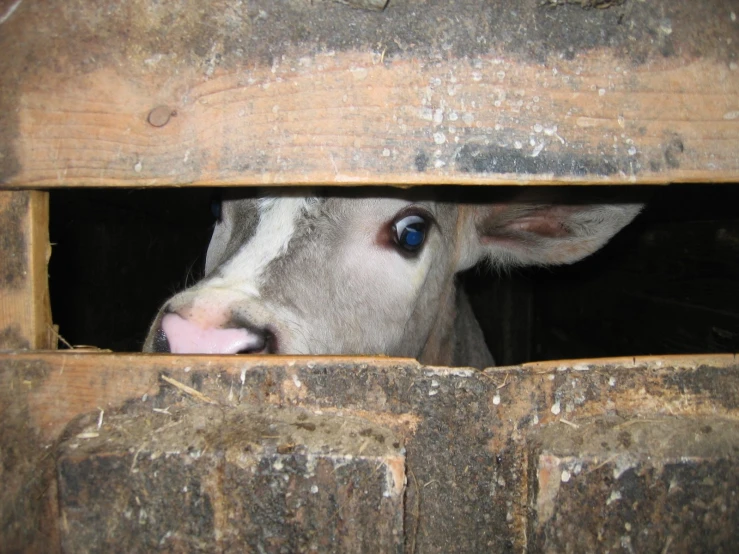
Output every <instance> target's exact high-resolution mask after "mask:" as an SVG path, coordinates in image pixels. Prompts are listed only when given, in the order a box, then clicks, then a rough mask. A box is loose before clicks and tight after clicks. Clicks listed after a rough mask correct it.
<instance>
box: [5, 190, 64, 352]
mask: <svg viewBox="0 0 739 554" xmlns="http://www.w3.org/2000/svg"><path fill="white" fill-rule="evenodd" d="M0 237H2V239H0V350H13V349H20V348H37V349H49V348H54V347H55V344H56V340H55V338H54V336H55V333H54V329H53V328H52V320H51V304H50V301H49V284H48V279H47V266H48V262H49V256H51V246H50V244H49V195H48V193H45V192H38V191H19V192H10V191H0Z"/></svg>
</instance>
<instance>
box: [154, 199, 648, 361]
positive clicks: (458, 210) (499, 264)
mask: <svg viewBox="0 0 739 554" xmlns="http://www.w3.org/2000/svg"><path fill="white" fill-rule="evenodd" d="M588 188H589V189H591V188H592V187H588ZM575 189H577V190H575ZM642 205H643V204H642V203H641V202H639V201H636V200H635V199H629V198H626V199H624V198H623V197H622V194H621V193H620V191H618V190H616V191H614V190H609V189H606V188H603V189H600V188H598V189H597V190H596V191H595V193H594V194H593V192H592V191H591V190H585V189H583V188H578V187H569V188H568V187H562V188H560V187H550V188H547V187H535V188H531V187H518V188H515V187H514V188H508V187H504V188H498V187H481V188H475V187H456V188H451V189H446V188H444V189H435V188H433V187H422V188H418V189H408V190H401V189H393V188H376V187H365V188H358V189H344V188H337V189H320V190H313V191H309V190H306V189H277V190H274V189H273V190H266V191H265V190H258V189H227V192H226V193H225V194H224V198H223V200H222V203H221V208H220V214H219V218H218V221H217V223H216V225H215V228H214V231H213V236H212V239H211V242H210V245H209V247H208V250H207V254H206V261H205V276H204V278H203V279H202V280H201V281H199V282H198V283H196V284H195V285H194V286H191V287H189V288H187V289H186V290H184V291H182V292H180V293H178V294H176V295H175V296H174V297H172V298H171V299H169V300H168V301H167V302H165V304H164V305H163V306H162V308H161V309H160V310H159V313H158V315H157V316H156V318H155V320H154V322H153V324H152V325H151V328H150V330H149V334H148V336H147V339H146V341H145V344H144V351H146V352H172V353H180V354H186V353H209V354H290V355H301V354H309V355H339V354H344V355H388V356H401V357H410V358H416V359H417V360H419V361H420V362H421V363H424V364H427V365H445V366H468V367H477V368H484V367H488V366H492V365H493V364H494V361H493V358H492V355H491V354H490V352H489V350H488V348H487V347H486V345H485V341H484V338H483V335H482V331H481V329H480V326H479V325H478V323H477V321H476V320H475V317H474V315H473V313H472V310H471V307H470V304H469V301H468V299H467V296H466V295H465V294H464V291H462V290H460V288H459V287H458V286H457V283H456V276H457V274H459V273H460V272H462V271H464V270H466V269H469V268H471V267H473V266H474V265H475V264H479V263H483V264H487V265H488V266H491V267H492V268H494V269H498V270H502V271H505V270H507V269H508V268H513V267H519V266H524V265H539V266H542V265H544V266H546V265H559V264H570V263H573V262H576V261H578V260H580V259H582V258H584V257H585V256H587V255H589V254H591V253H592V252H594V251H596V250H598V249H599V248H600V247H602V246H603V245H604V244H605V243H606V242H607V241H608V240H609V239H610V238H611V237H612V236H613V235H614V234H615V233H617V232H618V231H619V230H620V229H621V228H623V227H624V226H625V225H627V224H628V223H629V222H630V221H631V220H632V219H633V218H634V217H635V216H636V215H637V214H638V212H639V211H640V209H641V207H642Z"/></svg>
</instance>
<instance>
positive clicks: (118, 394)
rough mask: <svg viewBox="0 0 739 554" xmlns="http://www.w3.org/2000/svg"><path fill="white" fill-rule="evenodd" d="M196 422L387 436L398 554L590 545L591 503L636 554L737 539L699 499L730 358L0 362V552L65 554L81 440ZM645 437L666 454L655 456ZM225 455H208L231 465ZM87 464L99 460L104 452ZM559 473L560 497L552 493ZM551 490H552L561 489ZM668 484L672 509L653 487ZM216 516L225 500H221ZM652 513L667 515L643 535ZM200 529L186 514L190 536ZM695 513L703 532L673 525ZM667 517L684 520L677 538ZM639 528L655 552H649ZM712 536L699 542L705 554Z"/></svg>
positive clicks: (731, 471)
mask: <svg viewBox="0 0 739 554" xmlns="http://www.w3.org/2000/svg"><path fill="white" fill-rule="evenodd" d="M162 376H167V378H168V379H169V380H168V381H167V380H164V379H162V378H161V377H162ZM198 406H200V407H201V408H202V410H200V414H201V415H203V416H204V415H206V414H208V413H211V412H213V413H218V414H220V415H219V416H218V417H219V418H220V417H224V416H226V415H227V414H229V413H236V412H233V410H238V409H244V408H248V409H253V410H257V411H258V410H260V409H265V410H268V411H269V410H271V409H273V408H278V409H290V410H292V409H296V410H305V411H306V413H312V414H315V415H318V416H333V415H335V416H337V417H344V416H349V417H357V418H361V419H363V420H366V421H368V422H370V423H371V425H372V426H378V427H381V428H384V429H387V430H389V431H391V432H392V433H393V434H394V435H395V436H397V437H398V440H400V441H401V442H402V444H404V446H405V449H406V450H405V467H406V477H407V479H408V485H407V489H406V495H405V514H404V533H405V549H406V551H407V552H413V551H417V552H451V551H504V550H506V549H508V550H511V549H512V550H514V551H518V550H525V549H526V548H527V546H530V547H532V548H533V549H534V550H535V549H536V547H537V545H539V547H543V546H544V545H555V543H556V544H564V543H567V542H572V544H586V543H587V544H590V541H591V539H592V538H593V535H587V536H583V534H582V532H581V530H580V529H579V528H577V526H575V527H573V526H571V525H569V524H568V521H571V518H572V517H579V516H578V514H580V513H581V512H582V508H581V507H579V506H581V505H582V502H583V501H582V494H584V493H583V491H586V490H593V491H595V493H597V498H598V499H602V500H604V501H607V500H608V498H610V496H611V493H614V494H615V493H616V492H619V491H620V492H621V494H622V498H623V499H625V500H627V501H628V500H630V499H635V498H640V497H642V496H643V497H645V498H648V499H649V502H644V503H642V504H639V505H638V506H632V505H631V504H629V506H630V507H629V509H628V510H627V511H626V512H624V511H623V510H619V509H616V508H618V507H619V506H625V504H624V503H616V505H614V506H613V507H611V508H608V509H604V510H600V511H598V510H596V511H593V512H592V513H589V514H588V517H589V518H590V521H591V525H589V528H590V531H593V530H594V529H597V528H603V529H605V530H607V533H606V535H605V536H608V537H610V538H615V537H617V536H621V535H618V533H616V531H615V530H616V529H624V524H625V523H629V525H631V526H632V528H633V529H634V533H632V540H633V541H635V544H640V545H641V544H643V545H647V546H649V547H650V549H651V547H652V546H654V544H655V541H656V543H660V541H661V544H663V545H664V543H665V541H667V540H668V539H669V540H670V541H671V544H672V546H671V549H672V548H674V549H675V550H676V551H689V550H692V551H695V550H696V549H698V550H700V546H701V545H704V546H710V547H711V548H712V549H713V551H718V550H720V549H721V548H728V545H731V544H733V543H732V541H735V540H736V538H737V537H736V529H735V526H732V525H731V524H730V523H728V525H729V526H728V527H727V526H726V525H721V523H720V522H719V523H716V524H715V525H714V519H712V518H714V516H715V510H714V509H713V508H711V507H708V508H707V507H706V504H705V499H706V498H707V497H706V494H707V493H706V491H705V489H704V487H711V486H712V487H715V491H714V493H712V494H714V496H715V497H716V498H724V496H722V491H724V490H728V489H727V487H729V486H731V485H732V484H733V483H735V482H737V480H738V479H739V475H738V474H737V470H736V468H737V467H739V466H737V463H736V461H737V460H736V456H737V454H736V453H737V448H739V445H736V432H735V431H734V430H735V429H736V421H737V418H739V366H737V360H736V357H735V356H733V355H715V356H708V355H706V356H682V357H663V358H621V359H604V360H575V361H555V362H548V363H536V364H529V365H525V366H519V367H501V368H494V369H491V370H488V371H485V372H479V371H473V370H466V369H464V368H456V369H452V368H432V367H423V366H421V365H419V364H417V363H416V362H414V361H412V360H403V359H371V358H367V359H351V358H290V357H217V356H182V357H179V356H165V355H144V354H138V355H112V354H94V353H87V354H81V353H61V352H60V353H14V354H6V355H3V356H0V421H2V433H0V456H2V465H0V467H3V468H4V469H5V471H6V473H5V474H4V475H5V477H6V479H5V481H4V486H3V488H2V489H0V521H2V522H3V526H2V527H0V531H1V532H2V533H3V535H2V536H0V540H1V541H2V543H3V544H5V545H11V546H18V545H20V546H18V549H21V548H22V549H23V550H25V551H38V552H53V551H58V545H59V540H60V539H59V536H58V535H57V534H56V533H57V528H56V527H55V526H56V522H57V521H58V519H57V516H56V515H55V513H56V512H55V510H56V509H57V508H58V506H59V504H58V498H57V496H56V478H55V477H54V475H56V474H55V468H57V469H58V467H57V466H56V465H55V458H56V457H57V456H66V458H65V459H67V460H68V461H69V462H70V463H72V464H73V466H71V467H69V468H68V469H69V471H70V472H71V473H67V474H66V475H67V477H66V478H67V479H74V475H79V472H77V473H75V469H74V468H75V467H78V462H80V460H79V459H76V458H74V457H73V456H72V455H71V454H70V452H71V450H70V448H71V449H72V450H75V448H74V447H73V446H72V445H74V444H78V445H79V446H78V447H76V448H82V449H83V450H85V451H87V450H86V449H87V447H86V446H84V444H86V443H85V442H84V441H88V440H93V439H94V440H98V441H100V442H99V443H96V444H97V445H98V446H100V447H101V448H108V447H107V446H105V445H113V442H106V439H108V438H111V439H112V438H114V437H113V436H112V435H110V436H106V433H112V432H114V429H121V428H122V427H121V426H120V425H118V423H121V422H123V421H138V422H139V423H140V424H141V425H142V426H144V425H147V424H148V423H147V422H148V421H154V419H156V418H162V417H164V418H165V419H166V417H170V416H167V414H166V413H162V412H161V411H159V412H157V411H155V408H156V410H163V411H164V412H169V413H177V411H178V410H180V409H182V410H186V411H188V413H190V412H189V411H190V410H194V411H192V413H193V414H197V413H198V410H196V408H197V407H198ZM213 408H216V409H215V410H213ZM136 414H138V415H136ZM129 416H131V417H134V419H130V420H127V419H126V418H127V417H129ZM136 418H139V419H136ZM108 419H109V420H110V424H106V421H107V420H108ZM139 423H137V424H136V425H137V426H138V425H139ZM160 423H161V421H160ZM165 425H166V423H165ZM227 427H228V426H227ZM709 427H710V429H711V431H709V430H708V428H709ZM722 429H725V430H727V431H726V432H723V431H722ZM560 430H561V431H560ZM570 430H572V432H571V433H570V432H569V431H570ZM695 430H698V431H699V435H698V438H697V439H696V438H695V436H696V435H695V432H694V431H695ZM116 432H117V431H116ZM152 432H153V431H152ZM713 433H715V435H714V434H713ZM95 434H97V436H96V437H93V436H92V435H95ZM709 434H710V436H709ZM124 435H125V433H124ZM216 435H218V433H216ZM137 436H139V435H138V434H136V433H132V434H130V436H129V439H130V440H132V441H133V442H126V440H128V439H126V437H119V438H120V439H121V440H123V443H121V444H122V445H123V446H120V447H115V449H116V452H117V453H115V452H113V451H112V450H111V451H110V453H111V455H114V456H115V457H116V458H117V459H118V460H119V461H120V463H122V464H123V465H124V467H128V468H130V467H131V466H130V465H128V464H129V462H130V463H133V462H132V456H134V454H135V452H136V449H137V448H139V447H140V446H141V444H140V443H137V444H136V445H135V447H134V448H133V451H132V450H131V447H133V446H134V443H135V442H136V440H135V438H136V437H137ZM270 436H271V435H270ZM560 436H561V437H563V438H562V440H560V439H559V437H560ZM655 436H658V437H669V436H672V437H676V438H677V439H676V440H674V441H669V440H665V441H663V442H659V441H655V440H654V437H655ZM702 437H703V438H702ZM139 438H140V437H139ZM216 438H217V437H216ZM60 439H62V440H64V441H65V442H64V444H65V446H64V447H63V449H62V450H60V447H59V446H58V441H59V440H60ZM606 439H607V440H606ZM688 439H692V442H691V441H690V440H688ZM698 439H700V444H699V443H698V442H697V441H698ZM609 441H610V442H609ZM611 443H612V444H611ZM218 444H219V443H218V442H216V443H213V448H215V449H216V451H217V452H226V450H223V449H221V448H220V447H219V446H218ZM609 445H610V446H609ZM632 445H633V446H632ZM88 446H89V445H88ZM93 446H94V445H93ZM88 450H89V455H90V456H93V457H97V456H98V454H96V452H103V450H99V449H96V448H92V447H90V449H88ZM142 451H143V450H142ZM151 454H155V452H153V451H152V453H151ZM70 456H72V457H70ZM90 459H92V458H90ZM95 459H99V461H100V463H104V460H103V458H102V457H97V458H95ZM213 459H214V460H215V459H217V454H215V455H214V458H213ZM691 460H692V461H691ZM172 464H176V461H174V460H173V462H172ZM578 464H579V465H578ZM152 467H153V466H152ZM168 467H173V466H168ZM578 467H580V470H579V473H578V470H577V468H578ZM565 470H566V471H567V472H568V473H569V481H568V480H567V477H565V479H564V480H563V479H562V477H563V475H564V471H565ZM591 470H592V471H591ZM616 470H618V471H616ZM622 470H624V471H622ZM285 471H286V472H287V473H285V475H287V476H288V479H289V478H290V476H289V474H288V473H289V470H285ZM547 472H548V473H547ZM705 472H710V478H711V480H710V481H707V480H706V479H707V477H708V476H707V475H706V473H705ZM124 473H125V472H124ZM124 473H120V475H121V476H123V475H124ZM125 475H126V476H127V477H126V479H129V478H130V477H129V476H128V473H125ZM152 475H153V474H152ZM547 475H549V476H550V477H552V478H557V477H559V478H560V482H561V486H559V487H554V486H553V485H554V483H551V479H549V478H548V477H547ZM635 475H636V476H639V475H644V476H645V478H644V479H636V480H634V479H633V477H634V476H635ZM673 477H674V479H673ZM667 478H669V479H668V481H669V482H666V481H665V479H667ZM673 481H674V482H675V483H677V485H679V486H680V487H681V490H682V492H681V494H679V495H678V494H675V492H674V491H673V492H672V493H670V494H667V491H666V490H664V489H662V488H659V489H658V488H655V487H657V486H659V487H662V486H663V485H665V483H666V484H667V485H669V483H670V482H673ZM152 483H153V484H152V486H151V487H148V488H147V489H146V490H147V491H148V492H149V493H150V494H151V495H153V496H154V497H155V495H156V494H158V492H157V491H158V488H157V487H159V486H163V487H165V489H162V491H161V492H163V493H164V492H166V486H167V483H166V481H161V480H160V481H158V483H159V485H156V483H154V482H153V481H152ZM698 483H700V486H697V484H698ZM711 483H713V485H711ZM68 485H70V483H69V482H68V483H67V484H65V486H68ZM71 485H74V483H71ZM74 490H77V489H74ZM74 490H73V491H72V496H66V497H65V498H68V499H69V500H70V502H76V501H75V500H74V498H77V497H76V496H74ZM120 490H122V491H124V492H125V490H127V489H125V488H124V489H120ZM675 490H677V489H675ZM67 492H69V490H67ZM603 495H607V496H608V498H605V497H604V496H603ZM709 497H710V494H709ZM100 499H101V502H103V504H101V505H98V504H94V505H91V506H90V507H89V511H88V512H85V510H86V509H87V508H85V505H77V508H75V509H79V510H81V511H80V512H76V513H75V514H74V517H75V518H77V520H78V521H93V520H94V519H95V517H96V516H95V514H101V513H105V510H107V509H110V510H113V508H114V507H113V506H109V505H108V504H106V502H107V500H105V498H104V495H103V496H101V497H100ZM134 500H135V499H134ZM211 500H212V501H215V502H220V501H221V500H219V499H218V497H217V495H216V496H212V497H211ZM655 506H659V509H660V510H661V511H660V514H662V515H661V516H660V519H659V520H655V521H656V522H658V523H659V524H658V525H657V527H654V526H652V527H650V524H651V523H650V522H651V521H652V511H653V508H654V507H655ZM160 507H161V506H160ZM70 508H71V505H66V507H65V508H64V509H70ZM170 508H171V509H172V510H175V511H176V510H177V509H179V506H178V505H173V504H172V503H170ZM718 508H720V506H719V507H718ZM249 509H251V508H249ZM683 510H690V512H685V514H687V515H685V514H683ZM737 510H739V506H738V505H737V504H736V502H735V501H733V500H732V501H731V502H730V503H728V504H727V505H726V512H725V521H727V522H731V521H733V520H734V519H735V518H736V517H739V513H737ZM197 513H199V512H197V510H196V511H188V512H187V513H186V514H185V515H186V516H187V518H188V519H187V524H188V525H189V524H192V523H193V521H195V520H193V519H191V518H193V517H198V516H197ZM689 513H693V514H696V515H699V516H700V515H702V514H705V515H706V517H707V518H708V519H703V518H698V517H696V518H693V521H694V522H695V526H693V525H691V526H685V525H682V523H681V522H685V521H687V520H686V518H688V519H689V517H690V516H689ZM669 514H683V515H682V516H681V518H679V519H678V520H674V522H673V523H674V525H673V526H670V522H671V520H670V519H669V518H668V516H669ZM98 521H99V520H98ZM599 526H600V527H599ZM646 528H648V529H649V536H648V537H642V535H641V534H640V533H641V531H642V530H643V529H646ZM590 531H589V532H590ZM65 532H69V531H68V530H66V531H65ZM593 532H595V531H593ZM709 532H710V533H709ZM551 533H556V535H552V534H551ZM652 533H655V534H656V535H653V534H652ZM707 535H711V541H710V542H705V541H706V540H707V539H701V537H705V536H707ZM609 540H610V539H609ZM702 540H703V542H701V541H702ZM642 541H644V542H642ZM70 544H71V543H70ZM29 545H30V546H29ZM39 545H41V546H39ZM42 547H45V549H44V548H42Z"/></svg>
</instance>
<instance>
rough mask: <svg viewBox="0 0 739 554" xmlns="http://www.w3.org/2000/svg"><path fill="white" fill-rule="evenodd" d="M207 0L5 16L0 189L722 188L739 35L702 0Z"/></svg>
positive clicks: (732, 131) (738, 76) (732, 166)
mask: <svg viewBox="0 0 739 554" xmlns="http://www.w3.org/2000/svg"><path fill="white" fill-rule="evenodd" d="M216 4H218V5H216ZM216 4H213V5H212V6H210V7H208V8H203V10H204V11H202V13H200V12H198V13H191V11H188V10H190V9H191V8H192V6H190V3H188V2H187V0H180V1H179V2H177V3H174V4H172V5H171V6H169V7H168V8H166V9H165V8H163V7H162V8H156V10H161V11H162V13H159V11H156V10H155V9H154V8H151V9H144V7H145V6H144V5H143V4H142V6H141V7H142V10H141V13H138V12H137V13H136V14H135V16H134V15H133V14H128V16H127V17H123V16H122V14H119V13H117V11H116V10H117V8H116V7H113V5H111V4H109V3H108V2H105V1H103V0H99V1H97V2H88V3H83V4H70V5H68V6H65V5H63V4H54V5H53V9H52V7H50V8H49V10H48V11H47V12H40V11H38V9H37V8H35V7H33V6H30V5H28V6H27V5H25V4H23V5H21V6H20V7H18V9H17V10H16V13H14V14H13V15H12V18H10V19H9V20H8V22H6V23H5V29H6V30H7V31H8V34H7V36H6V39H5V40H6V41H7V42H8V44H7V46H8V48H12V49H14V50H16V51H17V53H18V58H17V61H15V58H14V57H13V55H12V54H11V55H9V56H6V59H5V60H4V61H3V62H2V63H3V64H4V66H3V67H0V69H4V71H3V72H2V75H3V76H2V77H1V78H0V105H1V106H2V107H3V112H4V114H5V115H3V116H2V117H4V118H5V130H4V131H2V137H1V138H2V141H0V142H4V144H3V148H4V153H3V155H1V156H0V184H1V185H2V186H4V187H6V188H16V187H32V188H53V187H56V186H135V187H139V186H173V185H176V186H189V185H274V184H289V185H371V184H390V185H399V186H406V185H408V186H409V185H420V184H526V183H533V184H563V183H564V184H630V183H638V184H653V183H670V182H731V181H736V180H737V179H738V178H739V157H737V155H736V152H737V151H739V70H738V69H737V67H738V66H737V61H736V59H737V51H736V49H737V44H739V40H737V39H736V38H735V37H734V35H735V34H736V32H737V29H736V25H735V23H734V22H733V21H735V19H736V14H734V20H732V19H731V13H729V12H728V11H726V6H725V5H724V4H721V3H720V2H710V3H709V4H706V5H702V8H701V10H703V11H701V10H698V8H697V7H696V5H695V4H693V3H691V2H687V1H686V0H681V1H679V2H674V1H673V2H656V3H654V4H649V5H644V4H642V3H626V4H624V5H623V6H617V5H613V6H612V7H609V8H608V9H603V10H583V9H581V8H580V7H579V6H574V5H561V6H555V7H552V6H550V7H544V6H542V3H541V2H538V1H533V0H526V1H525V2H522V3H521V5H520V14H518V15H517V16H515V17H514V16H513V15H510V14H509V9H508V8H509V5H507V4H506V3H501V2H493V3H484V4H483V3H477V2H474V1H472V0H470V1H467V2H463V3H460V4H459V6H458V7H457V8H456V12H455V13H452V12H449V10H451V9H452V8H450V7H449V5H446V4H445V3H443V2H429V4H428V6H427V7H426V8H427V9H424V10H416V9H415V8H414V7H413V3H404V2H398V3H397V4H395V3H391V4H390V6H389V7H388V8H387V9H386V10H385V11H384V12H382V13H371V12H367V11H363V10H352V9H349V8H347V7H345V6H341V5H338V4H333V3H320V4H318V5H317V6H314V7H311V8H309V7H308V6H307V4H306V5H305V6H303V5H302V4H300V5H299V4H298V3H294V2H287V1H284V2H280V3H278V4H274V5H270V4H269V3H266V4H264V5H262V4H261V3H257V4H255V7H254V9H253V10H252V11H249V12H248V13H243V12H242V11H239V10H243V9H244V8H243V7H241V3H237V2H230V1H225V0H224V1H223V2H219V3H216ZM478 4H479V5H478ZM257 8H259V10H261V11H259V10H258V9H257ZM262 8H263V9H262ZM34 10H36V11H34ZM105 10H108V12H107V13H109V14H110V16H109V17H107V18H99V17H97V15H99V13H101V12H105ZM178 10H179V11H178ZM619 10H620V11H619ZM696 10H698V11H696ZM453 11H454V10H453ZM596 12H597V13H596ZM517 13H518V12H517ZM711 13H712V14H713V16H715V17H713V16H712V17H709V16H708V14H711ZM481 14H486V17H489V18H493V19H492V20H491V21H493V20H494V21H495V24H493V23H490V22H489V21H488V20H484V18H483V17H482V15H481ZM175 15H176V16H177V17H181V18H182V21H180V20H179V19H178V20H177V25H181V26H183V27H182V29H179V32H180V33H181V36H177V37H176V38H173V39H172V44H171V45H169V47H168V49H163V47H162V45H161V44H160V43H159V42H157V41H154V38H153V37H154V35H158V34H160V32H159V29H160V28H161V26H162V21H163V18H166V17H169V20H171V19H172V18H173V17H175ZM237 15H238V16H239V17H237ZM329 15H330V16H331V17H332V18H335V19H329V18H328V16H329ZM702 15H705V17H702ZM246 16H248V17H249V18H251V19H248V18H247V19H245V18H246ZM54 18H56V20H55V19H54ZM209 18H210V19H209ZM495 18H498V19H495ZM57 20H58V22H56V21H57ZM206 20H207V22H208V25H210V26H206ZM211 20H212V21H211ZM283 20H284V22H282V21H283ZM483 20H484V21H483ZM64 22H67V23H68V24H69V25H70V26H77V27H78V31H77V32H78V34H79V36H80V37H81V36H84V37H85V38H84V44H86V45H87V49H81V48H80V46H79V42H78V41H79V40H82V39H81V38H79V37H74V40H72V39H73V37H72V36H71V35H70V34H69V33H70V32H71V31H70V30H69V29H67V27H64V26H63V23H64ZM281 22H282V23H281ZM442 23H443V24H442ZM270 25H271V26H270ZM526 25H528V27H526ZM547 25H549V26H550V28H547ZM522 26H523V27H522ZM206 27H207V28H206ZM262 28H264V29H266V30H264V31H260V29H262ZM303 28H305V30H306V33H307V30H310V31H311V32H312V33H313V34H312V35H311V34H310V33H307V34H305V33H304V34H300V31H301V29H303ZM521 28H525V29H524V31H522V30H521ZM526 29H527V30H528V31H526V32H525V30H526ZM42 32H43V33H45V34H44V35H42V34H41V33H42ZM24 33H25V34H24ZM55 33H56V34H55ZM260 33H262V34H260ZM527 33H528V35H527ZM334 35H335V36H336V37H338V38H335V37H334ZM355 35H356V37H355ZM14 36H15V37H20V36H23V37H24V41H20V42H19V41H16V42H15V43H11V42H10V41H11V39H12V37H14ZM27 37H31V38H27ZM475 37H477V38H475ZM511 37H515V38H516V40H513V39H512V38H511ZM604 37H605V38H604ZM710 37H713V38H710ZM375 39H376V40H375ZM509 39H510V40H509ZM187 41H190V42H187ZM234 41H235V43H234V44H231V42H234ZM325 44H330V45H331V47H330V48H326V47H323V46H322V45H325ZM42 48H45V50H43V51H42ZM165 50H167V51H168V52H169V53H168V54H165ZM44 53H47V54H44ZM29 59H30V61H24V60H29ZM23 64H25V65H23Z"/></svg>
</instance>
